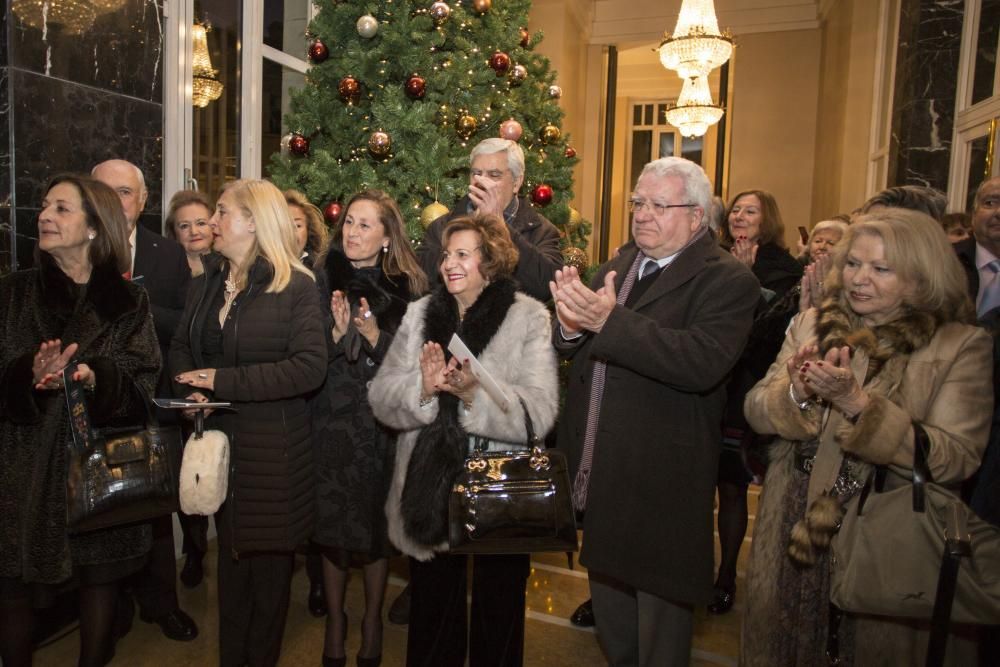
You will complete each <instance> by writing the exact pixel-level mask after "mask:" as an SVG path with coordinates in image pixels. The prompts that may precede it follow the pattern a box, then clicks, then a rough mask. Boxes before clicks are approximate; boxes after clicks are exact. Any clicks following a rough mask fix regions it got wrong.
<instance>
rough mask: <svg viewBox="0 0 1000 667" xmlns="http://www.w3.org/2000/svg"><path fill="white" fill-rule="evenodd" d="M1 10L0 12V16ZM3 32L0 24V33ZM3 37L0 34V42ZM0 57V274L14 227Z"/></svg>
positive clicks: (4, 76) (4, 75)
mask: <svg viewBox="0 0 1000 667" xmlns="http://www.w3.org/2000/svg"><path fill="white" fill-rule="evenodd" d="M2 16H3V12H0V17H2ZM3 33H4V30H3V25H2V24H0V35H2V34H3ZM2 41H3V37H2V36H0V42H2ZM3 65H4V61H3V59H2V58H0V275H3V274H5V273H7V272H8V271H9V270H11V268H12V263H11V262H12V255H11V249H12V244H13V237H12V235H13V233H14V229H13V227H12V226H11V224H10V204H11V202H10V192H11V186H12V182H11V171H10V104H9V103H8V97H7V92H8V90H7V68H6V67H4V66H3Z"/></svg>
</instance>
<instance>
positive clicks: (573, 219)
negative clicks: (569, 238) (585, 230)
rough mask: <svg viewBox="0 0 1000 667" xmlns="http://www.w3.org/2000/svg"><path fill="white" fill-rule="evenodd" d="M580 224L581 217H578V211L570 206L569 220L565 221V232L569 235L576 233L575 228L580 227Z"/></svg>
mask: <svg viewBox="0 0 1000 667" xmlns="http://www.w3.org/2000/svg"><path fill="white" fill-rule="evenodd" d="M581 222H583V216H582V215H580V212H579V211H578V210H576V209H575V208H573V207H572V206H570V207H569V219H567V220H566V231H567V232H570V233H572V232H574V231H576V228H577V227H579V226H580V223H581Z"/></svg>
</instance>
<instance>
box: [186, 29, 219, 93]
mask: <svg viewBox="0 0 1000 667" xmlns="http://www.w3.org/2000/svg"><path fill="white" fill-rule="evenodd" d="M191 50H192V52H193V56H192V58H191V75H192V76H191V103H192V104H194V105H195V106H196V107H198V108H199V109H204V108H205V107H207V106H208V104H209V102H214V101H215V100H217V99H219V96H221V95H222V88H223V86H222V83H221V82H220V81H219V80H218V79H217V78H216V75H217V74H218V73H219V71H218V70H217V69H215V68H214V67H212V59H211V57H209V55H208V28H207V27H206V26H204V25H202V24H200V23H195V24H194V25H193V26H191Z"/></svg>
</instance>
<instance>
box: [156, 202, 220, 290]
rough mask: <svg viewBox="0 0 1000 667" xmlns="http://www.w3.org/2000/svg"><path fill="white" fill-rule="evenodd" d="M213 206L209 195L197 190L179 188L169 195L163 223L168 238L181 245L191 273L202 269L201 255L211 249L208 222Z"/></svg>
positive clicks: (195, 273) (194, 275)
mask: <svg viewBox="0 0 1000 667" xmlns="http://www.w3.org/2000/svg"><path fill="white" fill-rule="evenodd" d="M214 208H215V207H214V206H212V202H210V201H209V200H208V197H206V196H205V195H203V194H202V193H200V192H198V191H197V190H179V191H177V192H176V193H174V196H173V197H171V198H170V206H169V207H168V208H167V217H166V218H165V219H164V222H163V226H164V229H165V231H166V232H167V238H171V239H173V240H175V241H177V242H178V243H180V244H181V246H182V247H183V248H184V253H185V254H186V255H187V261H188V266H190V267H191V276H192V277H198V276H200V275H201V274H202V273H203V272H204V271H205V269H204V267H203V266H202V264H201V256H202V255H207V254H208V253H210V252H212V228H211V226H210V225H209V224H208V223H209V220H211V218H212V210H213V209H214Z"/></svg>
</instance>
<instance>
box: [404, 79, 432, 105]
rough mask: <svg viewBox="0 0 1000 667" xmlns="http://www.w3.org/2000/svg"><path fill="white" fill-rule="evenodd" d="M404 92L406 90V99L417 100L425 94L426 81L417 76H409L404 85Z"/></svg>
mask: <svg viewBox="0 0 1000 667" xmlns="http://www.w3.org/2000/svg"><path fill="white" fill-rule="evenodd" d="M404 90H406V95H407V97H409V98H410V99H412V100H419V99H421V98H423V96H424V93H425V92H427V80H426V79H424V77H422V76H420V75H419V74H411V75H410V77H409V78H408V79H407V80H406V83H405V84H404Z"/></svg>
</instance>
